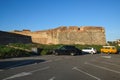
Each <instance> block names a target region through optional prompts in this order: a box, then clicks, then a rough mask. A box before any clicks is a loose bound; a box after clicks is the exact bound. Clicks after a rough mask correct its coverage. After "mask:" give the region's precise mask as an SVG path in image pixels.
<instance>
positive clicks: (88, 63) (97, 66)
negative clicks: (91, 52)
mask: <svg viewBox="0 0 120 80" xmlns="http://www.w3.org/2000/svg"><path fill="white" fill-rule="evenodd" d="M85 64H88V65H91V66H94V67H97V68H101V69H104V70H107V71H111V72H114V73H118V74H120V72H119V71H116V70H112V69H109V68H106V67H102V66H98V65H95V64H91V63H88V62H86V63H85Z"/></svg>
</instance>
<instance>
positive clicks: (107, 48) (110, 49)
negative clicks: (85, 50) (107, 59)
mask: <svg viewBox="0 0 120 80" xmlns="http://www.w3.org/2000/svg"><path fill="white" fill-rule="evenodd" d="M101 53H107V54H110V53H111V54H116V53H117V49H116V47H115V46H103V48H101Z"/></svg>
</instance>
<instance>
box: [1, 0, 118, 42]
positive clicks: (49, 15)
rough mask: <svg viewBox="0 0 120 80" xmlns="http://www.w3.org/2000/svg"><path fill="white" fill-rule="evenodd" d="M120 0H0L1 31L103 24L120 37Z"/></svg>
mask: <svg viewBox="0 0 120 80" xmlns="http://www.w3.org/2000/svg"><path fill="white" fill-rule="evenodd" d="M119 24H120V0H0V30H3V31H11V30H22V29H30V30H32V31H37V30H46V29H51V28H56V27H59V26H103V27H104V28H105V30H106V39H107V40H110V41H111V40H116V39H120V26H119Z"/></svg>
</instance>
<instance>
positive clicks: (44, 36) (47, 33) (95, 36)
mask: <svg viewBox="0 0 120 80" xmlns="http://www.w3.org/2000/svg"><path fill="white" fill-rule="evenodd" d="M12 33H16V34H22V35H27V36H31V38H32V42H34V43H40V44H81V45H85V44H87V45H105V44H106V37H105V29H104V28H103V27H97V26H81V27H78V26H69V27H66V26H60V27H58V28H55V29H49V30H42V31H35V32H31V31H30V30H23V31H14V32H12Z"/></svg>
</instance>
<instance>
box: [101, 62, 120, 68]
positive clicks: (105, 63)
mask: <svg viewBox="0 0 120 80" xmlns="http://www.w3.org/2000/svg"><path fill="white" fill-rule="evenodd" d="M101 63H104V64H109V65H113V66H118V67H120V65H118V64H113V63H109V62H101Z"/></svg>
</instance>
